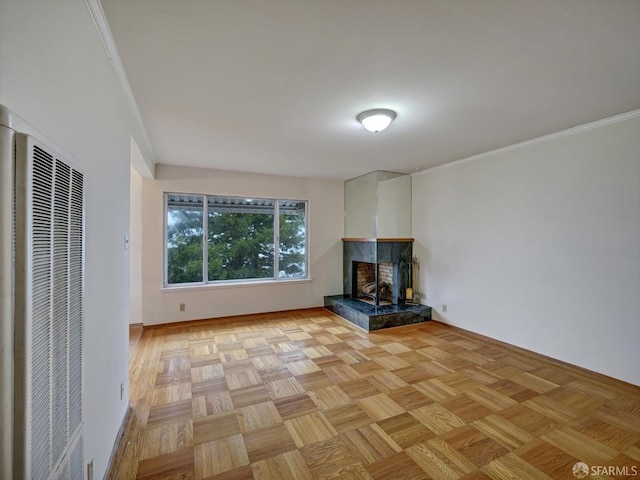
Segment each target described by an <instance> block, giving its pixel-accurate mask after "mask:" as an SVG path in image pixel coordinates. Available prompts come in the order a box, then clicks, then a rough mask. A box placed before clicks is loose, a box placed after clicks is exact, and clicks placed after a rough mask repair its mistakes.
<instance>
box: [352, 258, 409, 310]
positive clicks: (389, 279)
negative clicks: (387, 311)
mask: <svg viewBox="0 0 640 480" xmlns="http://www.w3.org/2000/svg"><path fill="white" fill-rule="evenodd" d="M352 271H353V274H354V279H353V282H352V286H353V292H352V296H353V298H357V299H359V300H362V301H365V302H367V303H371V304H373V305H391V304H394V303H397V297H398V294H397V288H396V284H397V282H395V281H394V271H395V272H396V277H397V266H395V265H394V264H393V263H391V262H385V263H377V264H376V263H367V262H353V270H352Z"/></svg>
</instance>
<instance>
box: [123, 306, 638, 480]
mask: <svg viewBox="0 0 640 480" xmlns="http://www.w3.org/2000/svg"><path fill="white" fill-rule="evenodd" d="M130 373H131V378H130V385H131V387H130V401H131V408H132V410H131V415H130V422H129V425H128V427H127V430H126V433H125V438H124V440H123V442H122V443H123V444H125V445H127V446H126V448H125V449H124V452H120V453H119V457H118V458H117V460H116V463H115V468H114V469H112V472H111V478H120V479H133V478H138V479H154V480H158V479H160V480H162V479H189V480H191V479H195V480H203V479H206V480H244V479H256V480H262V479H274V480H275V479H277V480H286V479H295V480H301V479H305V480H306V479H309V480H310V479H318V480H319V479H333V478H344V479H366V480H391V479H399V480H411V479H416V480H418V479H434V480H452V479H464V480H472V479H473V480H480V479H496V480H497V479H532V480H533V479H535V480H537V479H574V478H576V477H575V476H574V475H573V473H572V468H573V466H574V465H575V464H576V463H577V462H585V463H586V464H587V465H589V466H592V465H601V466H613V467H616V466H617V467H619V468H618V470H616V471H611V470H609V471H608V473H609V474H606V473H605V474H601V475H599V476H597V477H596V476H590V477H589V478H628V477H629V478H631V474H632V473H633V470H632V467H634V466H635V468H636V469H637V470H640V389H638V388H637V387H633V386H631V385H628V384H625V383H622V382H617V381H615V380H612V379H609V378H607V377H603V376H600V375H597V374H593V373H591V372H588V371H586V370H582V369H579V368H577V367H571V366H566V365H563V364H560V363H559V362H555V361H552V360H550V359H547V358H544V357H541V356H537V355H535V354H531V353H530V352H526V351H524V350H520V349H517V348H515V347H510V346H507V345H504V344H500V343H499V342H495V341H491V340H488V339H485V338H483V337H480V336H478V335H475V334H472V333H469V332H466V331H464V330H460V329H457V328H454V327H450V326H447V325H444V324H441V323H438V322H428V323H423V324H418V325H412V326H407V327H399V328H394V329H387V330H382V331H377V332H372V333H368V332H365V331H362V330H360V329H358V328H356V327H354V326H352V325H350V324H349V323H348V322H345V321H344V320H342V319H340V318H339V317H336V316H335V315H333V314H332V313H330V312H328V311H326V310H324V309H312V310H303V311H295V312H283V313H280V314H268V315H253V316H247V317H236V318H232V319H217V320H209V321H200V322H189V323H187V324H184V325H180V324H173V325H170V326H164V327H153V328H145V329H144V331H143V333H142V337H141V338H140V341H139V344H138V346H137V349H136V350H135V352H134V354H133V357H132V359H131V365H130ZM624 468H626V470H625V469H624ZM625 472H626V475H625ZM616 473H617V474H616ZM638 476H639V478H640V472H638Z"/></svg>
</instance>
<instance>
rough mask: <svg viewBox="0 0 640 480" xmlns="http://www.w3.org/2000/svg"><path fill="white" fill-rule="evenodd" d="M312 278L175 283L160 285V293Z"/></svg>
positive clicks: (260, 285)
mask: <svg viewBox="0 0 640 480" xmlns="http://www.w3.org/2000/svg"><path fill="white" fill-rule="evenodd" d="M312 281H313V279H312V278H311V277H307V278H287V279H282V280H275V279H273V278H269V279H267V280H252V281H242V280H238V281H235V282H234V281H230V282H212V283H206V284H205V283H198V284H193V285H187V284H183V285H176V286H175V287H162V288H160V291H161V292H162V293H176V292H181V293H184V292H194V291H196V290H215V289H218V288H244V287H269V286H271V287H272V286H274V285H290V284H292V283H310V282H312Z"/></svg>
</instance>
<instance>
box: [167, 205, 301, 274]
mask: <svg viewBox="0 0 640 480" xmlns="http://www.w3.org/2000/svg"><path fill="white" fill-rule="evenodd" d="M165 211H166V215H165V221H166V228H165V232H166V242H165V247H166V248H165V267H166V269H165V286H171V285H182V284H203V283H215V282H232V281H251V280H265V279H271V280H283V279H296V278H297V279H304V278H307V275H308V274H307V202H306V201H303V200H275V199H264V198H255V199H253V198H242V197H223V196H214V195H188V194H176V193H167V194H165Z"/></svg>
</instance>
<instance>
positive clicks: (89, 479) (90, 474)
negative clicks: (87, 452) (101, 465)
mask: <svg viewBox="0 0 640 480" xmlns="http://www.w3.org/2000/svg"><path fill="white" fill-rule="evenodd" d="M87 480H93V458H92V459H91V460H89V463H87Z"/></svg>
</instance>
